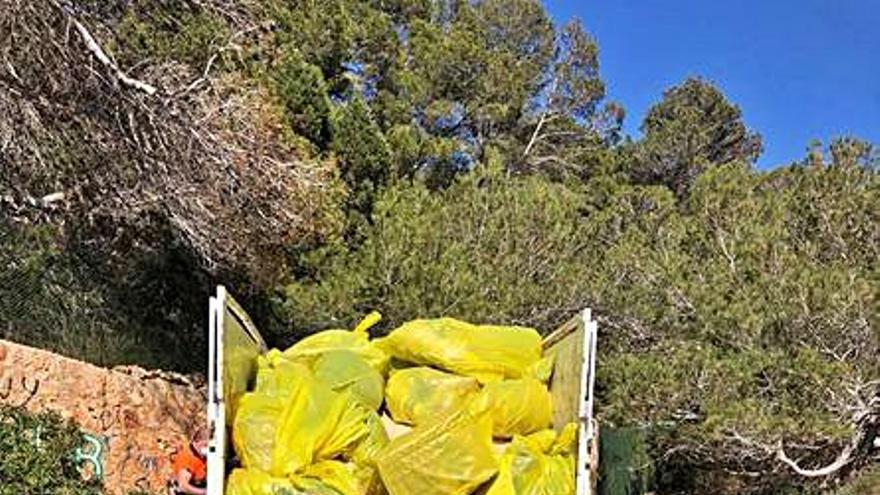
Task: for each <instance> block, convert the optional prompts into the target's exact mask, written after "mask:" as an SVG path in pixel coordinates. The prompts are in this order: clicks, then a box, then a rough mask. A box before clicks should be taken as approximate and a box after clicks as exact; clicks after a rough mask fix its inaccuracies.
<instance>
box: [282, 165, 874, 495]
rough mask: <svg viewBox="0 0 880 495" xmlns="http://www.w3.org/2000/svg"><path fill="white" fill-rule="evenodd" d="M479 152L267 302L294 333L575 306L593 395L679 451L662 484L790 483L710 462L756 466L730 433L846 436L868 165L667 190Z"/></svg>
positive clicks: (869, 242) (867, 320)
mask: <svg viewBox="0 0 880 495" xmlns="http://www.w3.org/2000/svg"><path fill="white" fill-rule="evenodd" d="M492 163H493V162H490V163H487V164H482V165H479V166H478V168H477V169H476V170H475V171H474V172H472V173H471V174H469V175H467V176H465V177H463V178H462V179H460V180H458V181H456V182H455V183H454V184H453V185H452V186H450V187H449V188H447V189H445V190H442V191H435V192H432V191H431V190H430V189H428V188H426V187H424V186H422V185H419V184H415V185H406V184H396V185H395V186H393V187H391V188H389V189H387V190H386V191H385V192H384V193H383V194H382V195H381V196H380V199H379V200H378V202H377V204H376V209H375V211H374V215H373V220H374V223H373V226H372V227H371V228H369V229H368V230H366V234H365V236H364V238H363V239H362V241H361V243H360V244H359V245H357V246H354V247H352V248H350V249H341V250H336V251H333V252H332V254H330V255H328V256H327V257H325V258H320V259H319V261H318V262H317V264H316V265H314V266H315V267H316V269H315V270H314V271H313V272H312V273H311V277H309V278H306V279H301V280H299V281H296V282H294V283H291V284H289V285H288V286H287V287H286V289H285V294H284V296H283V297H282V298H280V299H279V304H278V308H279V313H280V314H281V315H283V316H284V317H285V318H286V320H287V321H288V325H291V326H292V327H293V328H295V329H296V332H295V333H296V334H302V333H307V332H310V331H312V330H314V329H318V328H326V327H331V326H332V327H345V326H349V325H351V324H352V323H353V322H354V321H355V320H356V319H357V317H358V316H359V315H361V314H363V313H365V312H367V311H369V310H372V309H378V310H380V311H381V312H382V313H383V314H384V315H385V317H386V319H385V320H384V322H385V324H386V325H387V326H393V325H396V324H399V323H401V322H403V321H405V320H408V319H412V318H417V317H435V316H441V315H454V316H457V317H461V318H464V319H469V320H473V321H477V322H507V323H511V322H512V323H517V324H526V325H533V326H537V327H538V328H540V329H542V330H544V331H549V330H551V329H552V328H554V326H555V325H557V324H559V323H561V322H562V321H563V320H565V319H567V318H569V317H570V316H571V314H572V313H573V312H575V311H576V310H578V309H579V308H581V307H584V306H591V307H593V308H594V310H596V311H597V312H598V314H599V315H600V318H601V324H602V328H603V334H602V339H601V343H602V344H601V345H602V350H601V352H602V359H601V360H600V368H599V375H598V378H599V400H598V402H597V404H598V405H599V408H600V415H601V417H602V418H603V421H605V422H606V424H609V425H633V424H635V425H647V426H648V427H649V428H650V434H651V436H650V439H651V444H652V452H654V451H656V452H660V453H664V452H667V451H668V452H678V454H674V455H673V454H670V455H672V457H668V458H667V457H665V454H663V456H664V459H665V460H664V462H662V463H660V464H659V465H658V469H660V470H661V471H662V472H661V473H660V474H662V475H663V476H661V478H663V480H665V481H664V482H663V486H665V487H667V488H669V487H670V486H672V487H674V486H678V488H679V489H684V488H683V487H686V486H691V487H692V488H690V489H688V490H692V491H691V492H693V491H694V490H695V491H697V492H699V491H700V489H704V488H705V487H706V486H713V483H718V484H719V486H722V485H723V486H727V487H728V488H725V490H727V489H730V490H732V491H734V492H736V491H738V492H740V493H743V492H753V493H774V490H781V489H782V488H784V487H795V488H797V487H799V486H802V485H803V484H802V483H800V482H798V483H792V481H791V479H790V478H788V477H786V476H784V475H779V476H775V477H774V476H771V475H770V474H768V476H767V477H766V478H762V480H761V483H752V484H751V485H749V484H748V483H745V482H743V483H745V484H743V483H741V482H740V481H741V479H740V478H737V477H736V476H732V475H727V474H724V473H725V472H726V471H725V469H730V470H737V469H745V470H749V469H752V470H759V471H760V470H763V469H767V468H766V465H765V464H762V463H765V462H768V460H767V459H766V458H760V457H758V458H754V457H746V458H743V457H742V455H741V454H739V452H740V449H742V444H741V443H739V441H738V440H737V438H738V436H741V437H743V438H748V439H750V441H753V442H759V443H761V444H763V445H774V444H776V443H777V442H779V441H785V442H786V443H787V444H795V445H803V444H811V443H813V444H818V445H825V446H829V448H831V447H830V446H839V445H841V444H842V443H844V442H845V441H846V439H847V438H848V436H849V435H850V433H851V426H850V424H849V423H848V417H847V416H846V415H845V414H844V415H843V416H842V415H841V411H842V409H841V407H843V406H842V405H841V402H840V401H841V396H840V391H841V390H846V389H847V387H849V386H850V384H852V383H854V382H855V381H856V380H858V379H860V378H861V379H872V378H873V379H876V378H880V368H878V366H877V362H876V358H875V356H876V354H877V352H878V351H880V339H878V333H877V330H876V326H875V325H876V315H875V314H874V312H873V310H872V308H873V307H875V306H874V304H875V302H876V297H877V294H878V293H880V287H878V283H880V276H878V275H880V271H878V264H877V259H878V258H877V252H876V249H877V245H878V238H877V236H878V234H880V231H878V228H877V226H878V225H880V222H878V218H877V217H876V214H877V212H876V208H873V207H872V206H871V205H876V204H880V203H878V201H880V197H878V193H880V177H878V174H877V172H876V171H874V170H872V169H869V168H865V167H861V166H859V167H846V166H838V165H829V166H823V167H818V168H817V167H804V166H793V167H789V168H784V169H780V170H778V171H775V172H771V173H757V172H753V171H750V170H748V169H747V168H745V167H743V166H741V165H738V164H736V163H732V164H728V165H718V166H715V167H712V168H711V169H709V170H707V171H705V172H703V173H702V174H701V175H700V176H699V177H698V178H697V180H696V181H695V183H694V184H693V186H692V188H691V190H690V194H689V197H688V199H687V200H686V201H685V202H684V203H682V202H680V201H679V199H678V198H677V197H676V196H675V195H674V194H673V192H672V191H670V190H669V189H668V188H667V187H665V186H638V185H630V184H626V183H621V182H620V181H618V180H617V179H616V178H615V177H614V176H599V177H595V178H593V179H591V180H590V181H589V182H588V183H586V184H577V183H556V182H550V181H547V180H546V179H545V178H543V177H541V176H524V177H505V175H504V173H503V166H501V165H499V163H498V160H495V161H494V163H495V165H493V164H492ZM831 450H834V449H833V448H831ZM658 455H660V454H658ZM817 462H819V461H817ZM695 464H698V465H699V466H701V468H700V470H693V469H690V468H688V467H687V466H693V465H695ZM680 468H681V469H680ZM664 473H665V474H664ZM675 473H677V474H675ZM670 475H674V476H673V478H672V479H671V480H670V478H669V476H670ZM688 480H690V481H688ZM691 482H692V484H690V485H689V484H688V483H691ZM676 484H677V485H676ZM728 485H729V486H728ZM699 487H702V488H699ZM669 489H672V488H669Z"/></svg>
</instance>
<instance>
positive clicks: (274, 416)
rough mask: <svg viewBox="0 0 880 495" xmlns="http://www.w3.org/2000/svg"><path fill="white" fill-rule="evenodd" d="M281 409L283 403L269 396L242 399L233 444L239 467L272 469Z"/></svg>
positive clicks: (282, 410)
mask: <svg viewBox="0 0 880 495" xmlns="http://www.w3.org/2000/svg"><path fill="white" fill-rule="evenodd" d="M284 409H285V402H284V401H283V400H279V399H278V398H277V397H273V396H271V395H264V394H255V393H248V394H244V395H243V396H242V397H241V399H240V400H239V403H238V414H237V415H236V416H235V422H234V426H233V429H232V442H233V445H235V452H236V454H237V455H238V457H239V459H241V464H242V466H244V467H246V468H248V469H255V470H261V471H265V472H268V471H269V470H270V469H272V452H273V451H274V449H275V437H276V434H277V432H278V427H279V425H280V424H281V420H282V419H283V415H284ZM242 476H244V475H242ZM255 476H256V475H255Z"/></svg>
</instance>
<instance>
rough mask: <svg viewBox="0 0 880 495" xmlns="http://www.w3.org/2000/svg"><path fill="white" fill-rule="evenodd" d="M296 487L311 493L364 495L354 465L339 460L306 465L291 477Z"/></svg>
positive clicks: (320, 494) (317, 494) (313, 494)
mask: <svg viewBox="0 0 880 495" xmlns="http://www.w3.org/2000/svg"><path fill="white" fill-rule="evenodd" d="M291 481H292V482H293V486H294V488H296V489H298V490H301V491H302V492H303V493H307V494H309V495H363V492H362V491H361V488H360V485H359V484H358V480H357V477H356V476H355V474H354V466H353V465H351V464H346V463H342V462H339V461H321V462H317V463H315V464H312V465H309V466H306V467H305V468H304V469H303V470H302V471H301V472H300V473H297V474H296V475H294V476H292V477H291Z"/></svg>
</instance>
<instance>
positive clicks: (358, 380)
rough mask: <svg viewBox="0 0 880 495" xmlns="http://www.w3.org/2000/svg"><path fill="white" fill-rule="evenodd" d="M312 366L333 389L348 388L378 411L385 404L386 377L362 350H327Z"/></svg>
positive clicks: (319, 377)
mask: <svg viewBox="0 0 880 495" xmlns="http://www.w3.org/2000/svg"><path fill="white" fill-rule="evenodd" d="M312 370H313V371H314V373H315V377H316V378H317V379H319V380H323V381H325V382H327V384H329V385H330V388H331V389H333V390H335V391H337V392H339V391H343V390H349V391H350V392H351V395H352V397H353V398H354V399H355V400H356V401H358V402H360V403H361V404H363V405H364V406H365V407H366V408H367V409H370V410H371V411H376V410H378V409H379V408H380V407H381V406H382V401H383V400H384V389H385V380H384V378H382V375H381V374H379V372H378V371H376V370H375V369H374V368H373V367H371V366H370V364H369V363H367V361H366V360H364V358H363V357H362V356H361V355H360V354H358V353H356V352H352V351H349V350H339V351H328V352H325V353H324V354H322V355H321V357H319V358H318V359H317V360H316V361H315V364H314V366H313V367H312Z"/></svg>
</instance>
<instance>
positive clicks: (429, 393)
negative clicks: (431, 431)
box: [385, 367, 480, 425]
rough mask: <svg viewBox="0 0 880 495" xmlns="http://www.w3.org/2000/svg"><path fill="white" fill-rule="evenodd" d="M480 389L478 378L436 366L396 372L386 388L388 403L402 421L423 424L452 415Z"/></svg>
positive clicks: (395, 419) (391, 411) (392, 415)
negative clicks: (452, 372) (455, 373)
mask: <svg viewBox="0 0 880 495" xmlns="http://www.w3.org/2000/svg"><path fill="white" fill-rule="evenodd" d="M479 390H480V383H479V382H478V381H477V379H476V378H471V377H467V376H458V375H453V374H451V373H445V372H443V371H438V370H435V369H432V368H423V367H421V368H407V369H403V370H399V371H395V372H392V374H391V377H390V378H389V379H388V385H387V387H386V389H385V396H386V406H387V407H388V411H389V412H390V413H391V417H392V418H394V421H396V422H398V423H404V424H410V425H419V424H423V423H425V422H428V421H431V420H434V419H436V418H439V417H443V416H446V415H448V414H449V413H450V412H452V411H454V410H455V409H458V408H460V407H461V406H462V405H463V404H465V403H466V402H467V401H468V399H470V398H471V397H473V396H474V395H475V394H476V393H477V392H479Z"/></svg>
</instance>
